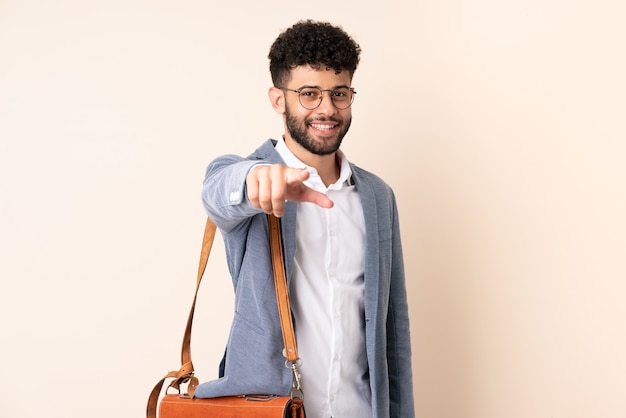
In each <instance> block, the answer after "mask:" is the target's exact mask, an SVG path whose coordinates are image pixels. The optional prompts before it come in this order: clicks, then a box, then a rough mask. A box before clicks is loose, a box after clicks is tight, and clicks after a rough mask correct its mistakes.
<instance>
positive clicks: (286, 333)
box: [146, 215, 302, 418]
mask: <svg viewBox="0 0 626 418" xmlns="http://www.w3.org/2000/svg"><path fill="white" fill-rule="evenodd" d="M267 219H268V226H269V236H270V250H271V255H272V268H273V270H274V284H275V288H276V302H277V304H278V313H279V317H280V326H281V329H282V333H283V342H284V344H285V351H284V354H285V357H286V359H287V361H286V363H285V365H286V366H288V367H289V368H291V370H292V372H293V375H294V383H293V388H292V397H293V398H299V399H302V391H301V389H300V373H299V372H298V362H299V357H298V349H297V346H296V337H295V333H294V328H293V321H292V318H291V307H290V304H289V292H288V291H287V277H286V274H285V261H284V256H283V243H282V237H281V230H280V220H279V219H278V218H277V217H276V216H274V215H267ZM216 229H217V228H216V226H215V224H214V223H213V221H211V219H210V218H207V221H206V226H205V229H204V236H203V239H202V250H201V252H200V263H199V265H198V276H197V279H196V290H195V292H194V296H193V302H192V303H191V309H190V311H189V316H188V317H187V325H186V327H185V334H184V336H183V343H182V349H181V367H180V369H179V370H175V371H171V372H169V373H167V374H166V375H165V376H164V377H163V378H162V379H161V380H160V381H159V382H158V383H157V384H156V385H155V386H154V388H153V389H152V392H151V393H150V396H149V397H148V405H147V409H146V417H148V418H156V410H157V405H158V400H159V395H160V393H161V389H162V387H163V384H164V382H165V381H166V380H167V379H173V381H172V382H171V383H170V385H169V387H172V388H174V389H178V390H180V385H181V384H183V383H187V384H188V385H187V392H188V394H189V396H190V397H192V398H193V396H194V391H195V388H196V386H198V378H197V377H195V376H194V375H193V373H194V367H193V362H192V360H191V329H192V325H193V316H194V312H195V309H196V300H197V299H198V290H199V289H200V283H201V282H202V277H203V276H204V273H205V270H206V266H207V262H208V260H209V255H210V254H211V248H212V247H213V241H214V239H215V232H216Z"/></svg>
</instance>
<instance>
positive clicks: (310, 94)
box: [300, 89, 320, 99]
mask: <svg viewBox="0 0 626 418" xmlns="http://www.w3.org/2000/svg"><path fill="white" fill-rule="evenodd" d="M319 95H320V92H319V91H318V90H315V89H302V90H300V96H302V97H306V98H307V99H316V98H318V97H319Z"/></svg>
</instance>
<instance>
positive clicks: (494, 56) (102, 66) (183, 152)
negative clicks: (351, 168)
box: [0, 0, 626, 418]
mask: <svg viewBox="0 0 626 418" xmlns="http://www.w3.org/2000/svg"><path fill="white" fill-rule="evenodd" d="M625 16H626V6H625V5H624V2H623V1H622V0H613V1H611V0H596V1H571V0H569V1H565V0H513V1H502V0H476V1H461V0H436V1H435V0H417V1H400V0H390V1H387V2H380V1H377V2H371V1H367V0H366V1H363V0H358V1H356V0H354V1H345V2H337V1H326V0H321V1H318V2H313V3H311V2H309V3H306V2H293V1H264V2H260V1H253V0H248V1H236V0H235V1H229V2H220V3H219V4H218V3H217V2H207V1H148V0H107V1H104V0H91V1H77V0H73V1H72V0H65V1H56V2H55V1H44V0H19V1H18V0H0V279H1V289H0V318H1V319H0V321H1V333H0V338H2V348H1V351H0V353H1V361H2V366H1V370H2V371H1V373H2V379H0V416H1V417H3V418H5V417H6V418H14V417H15V418H18V417H20V418H21V417H39V416H47V417H55V418H66V417H68V416H69V417H86V416H89V417H91V418H100V417H102V418H104V417H107V418H108V417H140V416H142V415H143V414H144V408H145V402H146V398H147V395H148V393H149V391H150V390H151V388H152V386H153V385H154V383H156V381H157V380H158V379H159V378H160V377H161V376H162V375H164V374H165V373H166V372H167V371H169V370H172V369H176V368H178V361H179V358H178V356H179V345H180V340H181V337H182V331H183V327H184V323H185V320H186V315H187V311H188V307H189V303H190V302H191V297H192V292H193V287H194V284H195V269H196V266H197V259H198V255H199V249H200V248H199V247H200V240H201V234H202V229H203V225H204V219H205V215H204V213H203V210H202V208H201V203H200V188H201V182H202V179H203V176H204V169H205V167H206V164H207V163H208V162H209V161H210V160H212V159H213V158H214V157H216V156H218V155H221V154H224V153H236V154H240V155H247V154H248V153H250V152H251V151H252V150H253V149H254V148H256V146H257V145H259V144H260V143H261V142H262V141H263V140H265V139H266V138H268V137H277V136H279V135H280V134H281V133H282V122H281V119H280V117H279V116H278V115H276V114H275V113H274V112H273V110H272V109H271V107H270V105H269V102H268V99H267V89H268V87H269V86H270V78H269V72H268V70H267V58H266V57H267V51H268V49H269V46H270V44H271V42H272V41H273V40H274V38H275V37H276V36H277V35H278V33H279V32H280V31H282V30H283V29H285V28H286V27H288V26H290V25H291V24H293V23H294V22H295V21H297V20H299V19H301V18H314V19H321V20H329V21H331V22H333V23H336V24H340V25H342V26H343V27H344V29H345V30H346V31H348V32H349V33H350V34H351V35H353V36H354V37H355V38H356V39H357V41H358V42H359V43H360V44H361V46H362V48H363V56H362V62H361V66H360V68H359V70H358V71H357V74H356V77H355V79H354V86H355V87H356V89H357V91H358V96H357V98H356V101H355V103H354V109H353V115H354V121H353V126H352V129H351V131H350V133H349V134H348V136H347V137H346V139H345V141H344V144H345V146H344V151H345V152H346V154H347V155H348V157H349V158H350V159H351V160H352V161H353V162H355V163H357V164H358V165H361V166H363V167H365V168H368V169H370V170H371V171H374V172H376V173H377V174H379V175H380V176H381V177H383V178H384V179H385V180H386V181H387V182H388V183H389V184H390V185H391V186H392V187H394V189H395V191H396V194H397V198H398V202H399V205H400V214H401V226H402V235H403V240H404V248H405V256H406V268H407V273H408V289H409V295H410V304H411V311H410V314H411V319H412V323H411V326H412V340H413V345H414V351H413V356H412V363H413V368H414V374H415V398H416V410H417V415H418V416H419V417H428V418H531V417H532V418H589V417H602V418H624V417H626V396H625V394H626V359H625V355H624V353H626V324H625V322H626V321H625V320H626V303H625V302H624V300H625V295H626V221H625V216H624V214H625V213H626V196H625V194H626V192H625V189H626V187H625V184H624V183H625V180H626V164H625V161H626V129H625V127H624V122H625V115H626V83H625V77H624V74H626V62H625V59H624V55H625V54H624V51H626V42H625V40H626V27H625V26H624V17H625ZM223 257H224V255H223V250H222V243H221V240H218V243H217V245H216V246H215V252H214V254H213V258H212V260H211V263H212V265H211V267H210V270H211V272H212V275H211V276H210V277H207V278H206V279H205V280H206V281H207V283H206V285H205V288H204V289H203V291H202V292H201V296H200V301H199V303H200V308H199V311H198V313H197V321H196V325H197V326H196V328H195V334H194V340H193V343H194V344H193V353H194V359H195V363H196V369H197V370H198V375H199V377H200V379H201V380H206V379H210V378H213V377H215V375H216V373H217V363H218V361H219V359H220V357H221V353H222V350H223V346H224V343H225V338H226V334H227V332H228V326H229V323H230V319H231V316H232V291H231V288H230V280H229V278H228V276H227V274H226V271H225V268H224V265H225V262H224V258H223ZM408 361H410V359H409V358H407V362H408Z"/></svg>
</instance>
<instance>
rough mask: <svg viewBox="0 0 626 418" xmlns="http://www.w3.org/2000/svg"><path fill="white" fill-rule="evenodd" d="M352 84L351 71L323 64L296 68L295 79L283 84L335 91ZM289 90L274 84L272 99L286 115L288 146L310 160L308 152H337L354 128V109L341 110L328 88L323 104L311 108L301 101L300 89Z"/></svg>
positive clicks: (301, 156) (271, 92)
mask: <svg viewBox="0 0 626 418" xmlns="http://www.w3.org/2000/svg"><path fill="white" fill-rule="evenodd" d="M350 83H351V77H350V74H349V73H348V71H342V72H340V73H339V74H336V73H335V71H333V70H326V68H325V67H323V66H322V67H321V68H320V69H318V70H316V69H314V68H311V67H310V66H300V67H296V68H294V69H292V71H291V78H290V79H289V81H288V82H287V83H286V84H287V85H285V86H282V87H285V88H286V89H290V90H300V89H302V88H303V87H317V88H319V89H321V90H333V89H337V88H340V87H350ZM286 89H280V88H277V87H272V89H270V99H271V100H272V104H273V106H274V109H275V110H276V111H277V112H279V113H282V114H283V116H284V119H285V142H286V143H287V146H288V147H289V148H290V149H291V151H292V152H293V153H294V154H295V155H296V156H298V157H299V158H300V159H301V160H302V161H306V160H307V158H303V157H305V156H306V154H307V153H309V154H314V155H316V156H327V155H333V154H334V153H335V151H337V150H338V149H339V146H340V145H341V141H342V139H343V137H344V136H345V135H346V133H347V132H348V129H349V128H350V123H351V121H352V111H351V108H350V107H348V108H347V109H337V108H336V107H335V105H334V104H333V102H332V99H331V97H330V94H331V93H330V92H329V91H326V92H324V93H323V94H322V101H321V103H320V105H319V106H318V107H316V108H315V109H312V110H308V109H305V108H304V107H303V106H302V105H301V104H300V101H299V99H298V97H299V94H298V93H297V92H294V91H290V90H286Z"/></svg>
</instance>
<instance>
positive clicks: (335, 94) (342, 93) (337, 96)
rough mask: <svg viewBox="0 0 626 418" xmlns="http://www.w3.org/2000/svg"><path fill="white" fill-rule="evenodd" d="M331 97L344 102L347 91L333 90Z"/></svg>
mask: <svg viewBox="0 0 626 418" xmlns="http://www.w3.org/2000/svg"><path fill="white" fill-rule="evenodd" d="M332 95H333V98H334V99H339V100H344V99H347V98H348V90H347V89H339V90H333V92H332Z"/></svg>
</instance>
